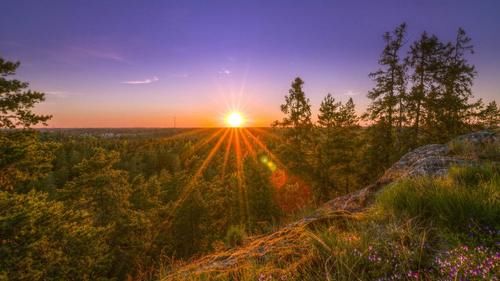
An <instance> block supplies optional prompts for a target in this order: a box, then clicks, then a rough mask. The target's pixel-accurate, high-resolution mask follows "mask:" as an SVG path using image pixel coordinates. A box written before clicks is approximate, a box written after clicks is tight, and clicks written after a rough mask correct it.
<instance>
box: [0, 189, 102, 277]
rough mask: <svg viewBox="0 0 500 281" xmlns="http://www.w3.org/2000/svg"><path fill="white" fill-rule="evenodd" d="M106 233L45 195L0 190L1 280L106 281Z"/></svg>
mask: <svg viewBox="0 0 500 281" xmlns="http://www.w3.org/2000/svg"><path fill="white" fill-rule="evenodd" d="M105 235H106V229H105V228H100V227H95V226H93V224H92V219H91V217H90V216H89V214H88V213H86V212H84V211H80V210H73V209H69V208H66V207H65V206H64V205H63V204H62V203H60V202H54V201H50V200H48V199H47V195H45V194H43V193H38V192H34V191H32V192H30V193H28V194H12V193H7V192H4V191H0V237H1V246H0V257H1V258H0V276H4V277H6V278H7V280H106V278H104V277H103V276H105V273H106V271H105V270H106V268H107V266H109V255H108V253H109V252H108V251H109V248H108V245H107V244H106V242H105V239H106V238H105V237H106V236H105Z"/></svg>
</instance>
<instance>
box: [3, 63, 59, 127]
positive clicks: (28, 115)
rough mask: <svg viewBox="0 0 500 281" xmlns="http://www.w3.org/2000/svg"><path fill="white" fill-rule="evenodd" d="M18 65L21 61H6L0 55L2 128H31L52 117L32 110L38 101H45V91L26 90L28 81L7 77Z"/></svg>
mask: <svg viewBox="0 0 500 281" xmlns="http://www.w3.org/2000/svg"><path fill="white" fill-rule="evenodd" d="M18 67H19V62H10V61H6V60H4V59H3V58H2V57H0V128H16V127H23V128H29V127H30V126H33V125H36V124H38V123H45V122H46V121H47V120H49V119H50V118H51V116H48V115H37V114H35V113H33V112H32V108H33V107H34V106H35V104H36V103H39V102H41V101H44V99H45V98H44V94H43V93H40V92H36V91H31V90H26V89H27V88H28V83H26V82H21V81H19V80H16V79H12V80H8V79H6V77H8V76H11V75H14V74H15V73H16V70H17V68H18Z"/></svg>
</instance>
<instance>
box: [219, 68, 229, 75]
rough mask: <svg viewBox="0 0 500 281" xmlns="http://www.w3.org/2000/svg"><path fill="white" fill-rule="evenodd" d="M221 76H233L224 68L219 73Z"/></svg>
mask: <svg viewBox="0 0 500 281" xmlns="http://www.w3.org/2000/svg"><path fill="white" fill-rule="evenodd" d="M219 74H223V75H229V74H231V70H229V69H226V68H224V69H222V70H221V71H219Z"/></svg>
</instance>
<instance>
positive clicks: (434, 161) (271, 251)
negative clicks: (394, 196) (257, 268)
mask: <svg viewBox="0 0 500 281" xmlns="http://www.w3.org/2000/svg"><path fill="white" fill-rule="evenodd" d="M457 142H458V143H463V144H468V145H472V146H483V145H486V144H494V145H496V146H497V147H500V146H498V142H499V139H498V137H497V135H496V134H495V133H492V132H476V133H471V134H467V135H463V136H460V137H458V138H456V139H454V140H453V141H451V142H449V143H448V144H430V145H425V146H422V147H419V148H417V149H415V150H413V151H411V152H409V153H407V154H405V155H404V156H403V157H401V159H400V160H399V161H398V162H396V163H395V164H394V165H392V167H391V168H389V169H388V170H387V171H386V172H385V174H384V175H383V176H382V177H381V178H380V179H379V180H377V181H376V182H375V183H373V184H371V185H369V186H367V187H365V188H363V189H361V190H359V191H356V192H353V193H351V194H348V195H345V196H341V197H337V198H335V199H333V200H331V201H329V202H327V203H325V204H324V205H323V206H322V207H320V208H318V209H317V210H316V211H315V212H314V213H312V214H311V215H309V216H307V217H304V218H302V219H300V220H298V221H296V222H294V223H292V224H289V225H287V226H285V227H283V228H282V229H280V230H279V231H277V232H274V233H272V234H269V235H265V236H260V237H254V238H253V239H252V240H251V241H250V242H249V243H247V244H246V245H245V246H243V247H241V248H236V249H231V250H228V251H225V252H222V253H217V254H213V255H209V256H205V257H203V258H201V259H199V260H196V261H194V262H191V263H189V264H188V265H187V266H185V267H182V268H180V269H179V270H177V271H176V272H175V273H174V274H173V275H171V276H170V277H167V279H166V280H182V276H185V275H186V274H192V273H194V274H199V273H206V272H220V271H226V270H230V269H231V268H236V267H237V266H238V265H241V264H245V263H248V262H249V261H250V260H251V261H252V262H266V259H269V257H270V256H273V257H274V258H275V259H286V260H293V261H295V265H298V264H299V263H300V261H301V258H300V257H301V256H303V255H307V253H308V251H310V243H311V239H313V238H311V236H310V235H305V233H307V230H306V228H307V227H308V226H309V225H310V224H313V223H318V222H321V221H324V220H331V219H335V218H338V217H339V216H346V215H348V216H356V214H358V213H360V212H361V211H363V210H364V209H365V208H366V207H367V206H368V205H369V204H370V203H371V202H372V201H373V199H374V197H375V196H374V195H375V194H376V193H377V192H378V191H380V190H381V189H382V188H383V187H384V186H386V185H388V184H390V183H392V182H395V181H397V180H399V179H402V178H411V177H417V176H442V175H445V174H446V173H447V171H448V169H449V168H450V167H451V166H455V165H473V164H474V163H475V162H476V161H478V159H474V158H471V157H462V155H460V154H457V153H455V152H454V151H453V148H454V146H456V144H457ZM469 156H470V155H469ZM179 278H181V279H179Z"/></svg>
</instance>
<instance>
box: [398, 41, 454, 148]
mask: <svg viewBox="0 0 500 281" xmlns="http://www.w3.org/2000/svg"><path fill="white" fill-rule="evenodd" d="M444 50H445V46H444V45H443V44H442V43H441V42H440V41H439V39H438V38H437V37H436V36H434V35H432V36H429V35H428V34H427V33H426V32H424V33H423V34H422V35H421V37H420V39H419V40H418V41H416V42H414V43H413V44H412V45H411V46H410V52H409V56H408V57H407V59H406V61H407V63H408V65H409V66H410V67H411V68H412V69H413V73H412V74H411V76H410V79H411V82H412V88H411V90H410V93H409V96H408V116H409V118H410V120H411V121H412V128H413V134H412V136H411V138H410V142H411V144H410V147H412V148H413V147H415V146H417V145H418V144H419V143H421V142H422V140H421V139H422V136H421V134H422V132H421V131H422V127H423V125H425V122H426V121H427V123H429V122H431V121H430V120H433V119H434V116H433V114H434V113H435V112H434V111H430V112H429V111H427V109H429V108H431V107H433V105H432V102H433V101H434V100H435V97H436V96H437V95H438V91H439V89H438V87H437V85H436V77H437V76H436V74H437V72H438V70H439V69H440V67H441V61H440V58H441V56H442V52H443V51H444Z"/></svg>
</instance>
